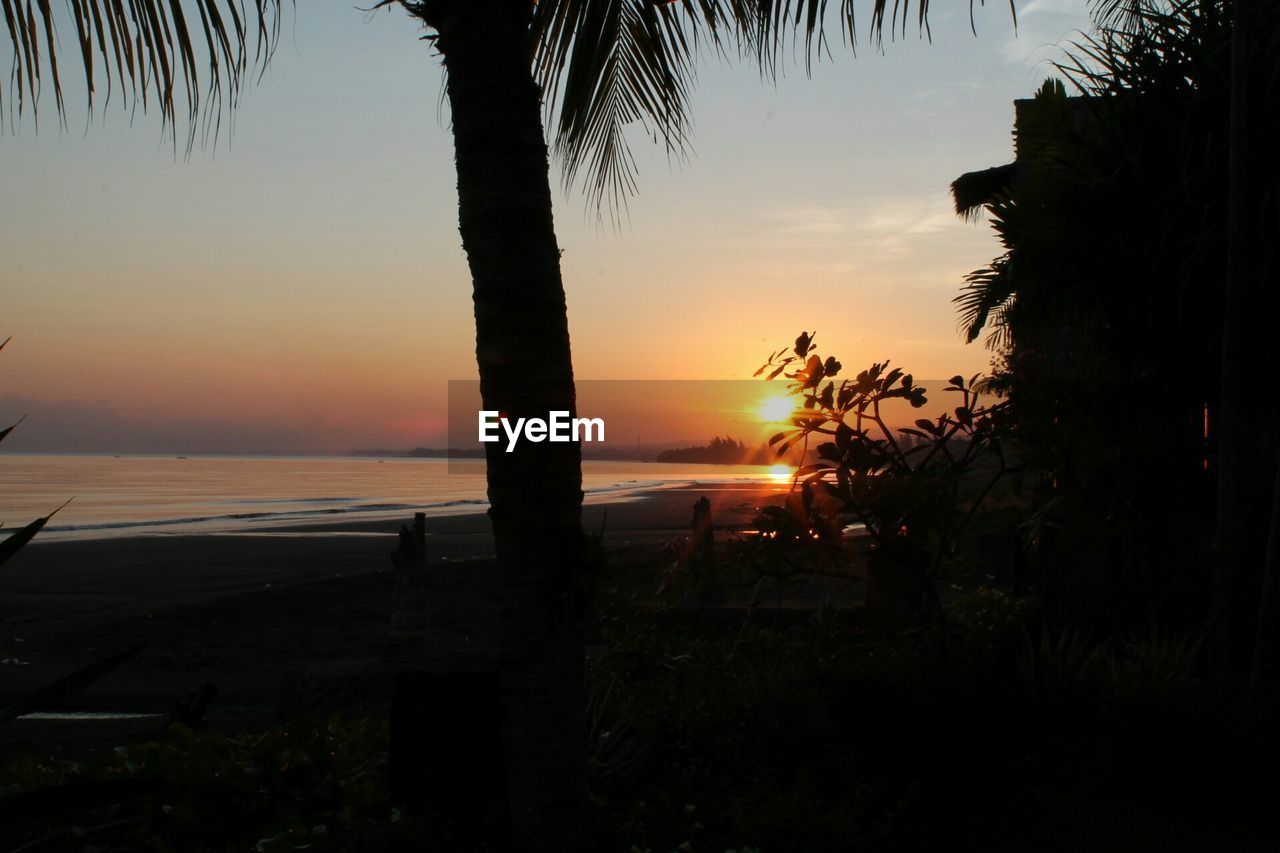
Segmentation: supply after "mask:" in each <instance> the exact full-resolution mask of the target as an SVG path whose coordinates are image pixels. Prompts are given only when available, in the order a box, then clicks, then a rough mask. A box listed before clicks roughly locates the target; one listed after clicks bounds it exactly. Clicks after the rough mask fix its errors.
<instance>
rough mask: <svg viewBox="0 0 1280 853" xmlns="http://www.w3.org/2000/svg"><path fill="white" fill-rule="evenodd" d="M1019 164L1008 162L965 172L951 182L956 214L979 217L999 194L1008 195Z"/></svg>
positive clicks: (963, 216) (969, 219)
mask: <svg viewBox="0 0 1280 853" xmlns="http://www.w3.org/2000/svg"><path fill="white" fill-rule="evenodd" d="M1016 173H1017V166H1016V165H1015V164H1013V163H1006V164H1005V165H1003V166H993V167H991V168H990V169H981V170H979V171H977V172H965V173H964V174H963V175H961V176H960V177H958V178H956V179H955V180H954V181H952V182H951V197H952V198H953V199H954V200H955V203H956V215H958V216H960V217H961V218H963V219H965V220H966V221H972V220H975V219H977V218H978V214H979V213H980V212H981V211H982V208H984V207H986V206H987V205H988V204H991V203H992V202H993V201H994V200H995V199H996V198H997V196H1007V195H1008V194H1009V188H1010V187H1011V186H1012V185H1013V179H1014V175H1015V174H1016Z"/></svg>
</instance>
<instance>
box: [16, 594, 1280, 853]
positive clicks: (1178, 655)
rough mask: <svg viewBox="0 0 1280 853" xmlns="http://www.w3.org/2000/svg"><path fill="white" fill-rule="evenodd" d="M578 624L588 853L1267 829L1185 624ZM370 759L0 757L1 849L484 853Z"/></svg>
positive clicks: (982, 600) (618, 610) (1006, 614)
mask: <svg viewBox="0 0 1280 853" xmlns="http://www.w3.org/2000/svg"><path fill="white" fill-rule="evenodd" d="M601 615H602V618H603V619H604V621H605V625H606V627H605V628H604V632H603V636H602V643H601V645H600V646H599V647H598V648H597V650H596V651H595V653H594V654H593V656H592V660H591V663H590V666H589V691H588V693H589V696H590V713H589V718H590V722H591V735H590V739H589V743H588V744H587V745H586V746H587V749H588V751H589V754H590V762H591V763H590V767H591V776H592V788H591V790H592V795H591V816H592V821H593V823H594V825H595V828H596V834H597V842H598V845H599V849H600V850H621V851H629V850H653V851H670V850H687V851H715V852H716V853H723V851H728V850H738V851H743V850H753V849H754V850H763V851H771V850H806V851H826V850H831V851H844V850H917V849H930V848H932V847H934V846H935V845H936V844H937V843H938V840H939V839H945V840H946V846H947V848H948V849H955V850H1009V851H1015V850H1116V851H1121V850H1123V851H1134V850H1153V851H1154V850H1162V851H1168V850H1244V851H1247V850H1270V849H1274V848H1273V846H1272V845H1273V844H1274V840H1275V838H1276V837H1277V832H1280V826H1278V825H1277V823H1278V820H1277V816H1276V813H1275V810H1274V809H1273V808H1271V807H1270V806H1271V804H1272V803H1274V797H1275V795H1276V794H1277V793H1280V792H1278V791H1277V790H1276V785H1275V784H1274V774H1272V773H1271V772H1270V771H1271V768H1273V767H1274V766H1275V763H1276V761H1277V759H1280V742H1278V738H1277V733H1276V730H1275V728H1274V725H1273V722H1274V720H1275V719H1276V711H1277V709H1276V707H1275V704H1274V701H1273V700H1272V699H1268V700H1267V701H1266V702H1263V703H1255V704H1254V706H1253V707H1252V708H1250V709H1246V707H1245V705H1244V703H1243V701H1242V695H1241V693H1240V692H1239V691H1238V690H1236V689H1233V688H1232V686H1230V685H1223V684H1222V683H1221V682H1220V681H1218V680H1217V679H1215V678H1213V677H1212V676H1211V674H1210V669H1209V668H1208V666H1207V660H1206V654H1205V646H1204V643H1203V642H1200V640H1199V638H1194V637H1188V636H1181V637H1180V636H1174V635H1171V634H1166V633H1163V632H1161V631H1160V630H1158V629H1153V630H1151V631H1148V632H1145V633H1142V634H1138V635H1134V636H1131V637H1124V638H1115V639H1112V640H1110V641H1102V640H1099V639H1096V638H1091V637H1089V636H1086V635H1084V634H1083V633H1079V632H1075V631H1072V630H1069V629H1068V630H1054V629H1052V628H1047V627H1045V626H1044V622H1043V618H1042V613H1041V612H1040V610H1039V608H1038V606H1037V604H1036V602H1035V601H1034V600H1033V599H1018V598H1014V597H1012V596H1010V595H1008V594H1006V593H1003V592H999V591H997V590H994V589H990V588H982V587H979V588H975V589H973V590H971V591H968V592H964V593H955V594H954V595H953V596H952V597H951V601H950V602H949V603H948V604H947V605H946V608H945V619H944V621H943V623H942V624H941V625H939V626H938V627H936V628H933V629H930V630H910V631H901V632H891V631H884V630H875V629H870V628H868V627H866V626H864V625H860V624H859V621H860V620H859V618H858V617H857V616H856V611H851V610H848V609H837V608H834V607H829V606H828V607H819V608H818V609H816V610H814V611H812V612H811V613H806V614H801V615H795V614H791V615H788V614H787V613H786V612H784V611H777V612H773V611H771V610H770V609H762V610H761V611H759V612H757V613H756V614H754V615H753V617H752V618H751V619H750V620H749V621H747V622H745V623H743V622H741V621H738V620H723V619H721V620H706V619H701V618H693V617H692V616H691V615H689V614H681V613H680V612H679V611H678V610H676V611H671V612H669V613H667V614H666V615H665V616H664V615H662V614H660V613H659V614H655V612H654V611H652V610H651V609H647V608H637V607H634V606H633V605H631V604H628V603H626V602H624V601H619V602H618V603H616V604H615V605H614V606H612V607H610V608H609V610H608V612H607V613H602V614H601ZM389 749H390V739H389V729H388V725H387V720H386V718H385V717H384V716H381V715H374V716H372V717H370V716H367V715H362V716H356V717H352V716H347V717H343V716H336V715H335V716H332V717H318V718H300V719H295V720H292V721H290V722H289V723H288V724H282V725H280V726H277V727H274V728H270V729H267V730H262V731H253V732H245V733H239V734H232V735H227V734H218V733H214V732H200V731H193V730H191V729H189V728H187V727H185V726H181V725H173V726H171V728H170V729H169V731H168V732H167V733H166V734H165V736H164V737H163V738H162V739H160V740H159V741H156V742H144V743H135V744H130V745H128V746H121V747H120V748H118V749H116V750H114V751H113V752H105V753H97V754H96V755H94V756H89V757H85V756H78V757H73V758H69V759H61V758H49V757H41V756H32V757H27V758H20V759H17V760H14V761H12V762H10V763H9V764H8V765H7V766H6V767H5V768H4V769H3V771H0V785H2V786H3V792H4V796H3V797H0V824H3V825H4V826H5V832H4V838H5V843H4V848H5V849H7V850H8V849H13V850H17V849H30V850H109V849H116V850H191V851H198V850H209V851H222V850H227V851H231V850H236V851H243V850H262V851H277V850H279V851H284V850H392V849H423V850H437V849H438V850H452V849H461V850H467V849H502V845H501V843H500V842H498V841H497V840H495V839H493V838H487V837H486V834H487V832H488V830H489V829H490V828H489V827H485V826H467V827H460V826H458V825H456V824H454V823H452V822H450V821H449V820H448V819H447V817H448V816H446V815H434V816H432V815H427V814H423V813H422V812H421V811H420V810H418V809H415V808H412V807H408V806H406V805H404V804H401V805H400V806H398V807H397V806H393V800H392V799H391V782H390V771H389V762H390V755H389ZM421 772H422V773H423V774H431V773H433V772H437V770H436V768H433V766H432V762H431V761H430V760H428V761H427V762H425V763H424V765H423V766H422V767H421ZM42 792H43V793H42ZM28 843H30V844H31V845H32V846H30V847H23V845H24V844H28Z"/></svg>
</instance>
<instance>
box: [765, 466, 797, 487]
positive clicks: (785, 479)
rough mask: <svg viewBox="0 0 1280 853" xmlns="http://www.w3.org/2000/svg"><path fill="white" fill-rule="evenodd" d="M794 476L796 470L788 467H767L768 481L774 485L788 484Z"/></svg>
mask: <svg viewBox="0 0 1280 853" xmlns="http://www.w3.org/2000/svg"><path fill="white" fill-rule="evenodd" d="M795 475H796V469H795V468H793V467H791V466H790V465H782V464H778V465H772V466H770V467H769V479H771V480H773V481H774V482H775V483H789V482H791V480H792V478H793V477H795Z"/></svg>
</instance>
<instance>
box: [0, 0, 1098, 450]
mask: <svg viewBox="0 0 1280 853" xmlns="http://www.w3.org/2000/svg"><path fill="white" fill-rule="evenodd" d="M1085 7H1086V3H1085V0H1030V2H1023V3H1020V4H1019V9H1018V27H1017V31H1016V32H1015V30H1014V27H1013V25H1012V22H1011V18H1010V14H1009V9H1008V6H1007V5H1006V4H1005V3H1004V2H1002V0H994V2H992V3H990V4H987V5H986V6H985V7H978V8H976V10H975V20H974V25H975V27H976V29H977V36H976V37H975V36H974V35H973V33H972V32H971V31H970V28H969V26H970V25H969V17H968V4H967V3H963V2H952V3H944V2H935V3H934V4H933V10H932V11H931V14H930V21H931V24H932V33H933V38H932V43H929V42H927V41H925V40H923V39H919V38H917V36H916V34H915V32H914V31H910V32H909V33H908V34H907V36H906V37H905V38H903V37H901V36H900V37H899V38H898V39H897V40H896V41H893V42H890V41H888V40H886V42H885V45H884V50H883V53H879V52H877V51H876V50H875V49H874V48H873V47H872V46H871V45H868V44H867V43H865V41H864V42H863V43H861V44H860V45H859V46H858V48H859V49H858V51H857V56H856V57H855V56H853V55H852V54H851V53H850V52H849V51H848V50H847V49H845V50H840V49H838V48H836V49H833V58H832V59H831V60H829V61H827V60H824V61H823V62H821V63H818V64H816V65H814V66H813V69H812V74H811V76H809V77H806V74H805V73H804V69H803V67H801V66H799V65H791V66H790V67H787V68H786V69H785V76H783V77H782V78H780V79H778V80H777V81H776V82H762V81H761V79H760V75H759V73H758V72H757V71H756V70H755V69H753V68H752V67H751V66H750V65H748V64H731V63H723V62H720V61H719V60H716V59H714V58H708V59H707V60H706V61H704V63H703V65H702V67H701V69H700V71H699V80H698V87H697V91H696V92H695V94H694V99H693V114H694V120H695V126H694V135H693V154H692V156H691V157H690V158H689V159H688V161H687V162H683V163H679V162H677V163H672V162H670V161H669V160H668V158H667V157H666V155H665V154H664V152H663V151H662V150H660V149H659V148H657V147H656V146H653V145H652V144H650V143H649V142H648V141H647V140H646V139H645V138H644V137H643V135H640V134H635V135H634V139H633V148H634V150H635V153H636V155H637V160H638V163H639V167H640V175H639V194H638V195H637V196H635V197H634V198H632V199H631V201H630V203H629V217H628V221H627V222H626V223H625V224H624V225H623V226H622V227H621V228H620V229H619V228H613V227H612V226H610V225H608V224H607V223H602V222H601V220H600V218H599V217H598V216H597V214H596V211H595V209H594V208H591V207H589V206H588V205H587V202H586V197H585V195H584V194H582V193H580V192H576V191H573V190H568V191H566V190H564V189H563V188H559V186H558V184H557V186H558V189H557V192H556V208H555V216H556V228H557V235H558V239H559V242H560V245H561V247H562V248H563V250H564V255H563V260H562V264H563V272H564V283H565V290H566V294H567V299H568V305H569V321H570V330H571V334H572V339H573V353H574V367H575V372H576V375H577V376H578V377H580V378H583V379H592V380H609V379H627V380H634V379H720V380H727V379H746V378H749V377H750V376H751V374H752V373H753V372H754V371H755V369H756V368H757V367H758V366H759V365H760V364H761V363H762V362H763V361H764V359H765V358H766V357H767V356H768V355H769V353H770V352H772V351H773V350H776V349H778V348H779V347H781V346H783V345H785V344H787V343H788V342H790V341H792V340H793V339H794V338H795V336H796V335H797V334H798V333H799V332H800V331H802V330H808V331H813V330H815V329H816V330H817V331H818V339H817V342H818V343H819V344H821V345H822V351H823V352H824V354H834V355H836V356H838V357H839V358H840V360H841V361H842V362H843V363H844V364H845V365H846V366H847V367H850V368H855V367H862V366H866V365H869V364H870V363H871V362H873V361H883V360H885V359H891V360H892V361H893V363H894V364H895V365H900V366H903V367H904V368H905V369H907V370H908V371H910V372H912V373H914V374H915V375H916V376H918V377H922V378H926V377H947V376H951V375H953V374H956V373H961V374H966V375H968V374H972V373H976V372H979V371H983V370H985V369H987V367H988V364H989V361H990V353H989V352H987V351H986V350H985V349H983V347H982V345H981V343H975V344H970V345H966V344H965V343H964V342H963V339H962V337H961V336H960V334H959V332H958V330H957V325H956V314H955V310H954V306H953V305H952V303H951V300H952V298H953V297H954V296H955V295H956V293H957V292H958V290H959V288H960V287H961V286H962V284H963V276H964V274H965V273H967V272H969V271H971V270H973V269H976V268H978V267H981V266H983V265H985V264H986V263H987V262H988V261H989V260H990V259H991V258H992V257H993V256H994V255H995V254H997V253H998V246H997V243H996V240H995V238H994V236H993V235H992V233H991V231H990V228H989V227H988V226H987V225H986V224H985V223H979V224H974V223H965V222H962V221H961V220H959V219H958V218H956V216H955V215H954V213H953V212H952V208H951V202H950V198H949V196H948V193H947V188H948V185H949V183H950V182H951V181H952V180H953V179H954V178H956V177H957V176H959V175H960V174H962V173H964V172H967V171H971V170H974V169H981V168H986V167H988V166H993V165H999V164H1001V163H1006V162H1008V161H1009V160H1011V159H1012V143H1011V136H1010V131H1011V124H1012V120H1013V104H1012V101H1013V100H1014V99H1015V98H1023V97H1030V96H1031V95H1032V94H1033V93H1034V92H1035V90H1036V89H1037V88H1038V87H1039V85H1040V83H1041V82H1042V81H1043V79H1044V78H1045V77H1047V76H1050V75H1052V74H1053V69H1052V68H1051V67H1050V66H1049V65H1048V61H1049V60H1050V59H1052V58H1054V57H1056V56H1059V55H1060V53H1059V52H1058V51H1057V50H1056V49H1055V48H1054V45H1056V44H1065V42H1066V40H1069V39H1071V38H1073V37H1076V36H1077V34H1078V31H1079V30H1081V29H1084V28H1087V26H1088V18H1087V14H1086V8H1085ZM863 20H865V15H864V16H863ZM420 34H421V32H420V30H419V28H418V27H417V26H416V24H415V22H414V21H412V20H411V19H409V18H408V17H407V16H406V15H404V14H402V13H400V12H398V11H396V10H391V11H386V12H382V13H377V14H370V13H367V12H363V11H361V10H360V9H358V8H356V7H355V6H354V5H352V4H350V3H347V2H341V0H311V2H300V3H298V4H297V9H296V11H295V12H293V13H290V14H289V15H288V17H287V19H286V22H285V29H284V37H283V40H282V42H281V44H280V46H279V49H278V51H277V53H276V56H275V58H274V60H273V62H272V64H271V65H270V66H269V68H268V70H267V72H266V74H265V75H264V77H263V79H262V82H261V83H260V84H259V85H257V86H254V87H253V88H252V89H250V90H249V91H248V92H247V94H246V96H245V98H244V101H243V103H242V105H241V107H240V109H239V110H238V111H237V113H236V114H235V116H234V127H233V128H232V129H231V131H230V132H224V133H223V134H222V136H221V138H220V140H219V141H218V142H217V143H216V144H214V145H209V146H206V147H202V148H197V149H196V151H195V152H194V153H193V154H192V155H191V156H190V157H189V158H184V157H182V156H180V154H179V156H175V154H174V150H173V147H172V145H171V144H170V143H169V142H168V141H167V140H166V137H165V136H164V135H163V133H162V131H161V126H160V121H159V118H158V116H157V115H154V114H152V115H137V116H133V117H132V120H131V116H130V114H129V113H126V112H124V111H123V110H122V109H120V107H119V105H118V104H112V105H110V106H109V107H108V108H107V109H105V110H103V111H100V112H99V114H98V115H96V116H95V117H93V119H92V120H88V119H87V118H86V116H85V114H84V111H83V109H82V101H76V99H75V92H76V89H75V87H74V86H68V90H69V101H70V103H71V105H72V106H71V108H70V110H69V114H68V121H67V128H66V129H64V130H60V129H59V127H58V125H57V121H56V119H55V117H54V114H53V111H52V109H51V107H52V98H49V97H46V99H45V102H44V104H43V108H42V110H41V114H40V117H41V123H40V126H39V128H38V129H37V128H36V126H35V125H34V123H33V122H32V120H31V117H30V115H28V116H26V117H25V118H23V119H22V120H20V121H16V122H15V124H16V126H15V127H7V126H6V128H5V130H4V133H3V135H0V174H2V175H3V176H4V185H5V195H6V198H5V204H3V205H0V256H2V257H3V272H2V273H0V277H2V281H3V284H2V286H0V305H2V307H3V311H2V313H0V318H3V321H2V322H0V339H3V338H4V337H7V336H10V335H12V336H13V341H12V342H11V343H10V344H9V346H8V347H7V348H6V349H5V350H4V352H3V353H0V421H3V424H0V425H7V424H8V423H9V422H11V421H13V420H16V419H17V418H18V417H19V416H21V415H23V414H25V415H26V416H27V420H26V421H25V422H24V424H23V425H22V427H21V428H20V429H19V430H17V431H15V432H14V433H13V434H12V435H11V436H10V437H9V439H7V440H6V441H5V444H4V449H5V450H6V451H11V452H13V451H24V450H25V451H58V452H67V451H93V452H159V453H168V452H180V453H261V452H342V451H344V450H350V449H353V448H360V447H411V446H416V445H422V444H436V445H439V444H441V443H443V442H444V440H445V435H446V431H447V404H446V395H447V388H448V382H449V380H466V379H471V378H474V376H475V374H476V368H475V361H474V337H473V335H474V325H473V321H472V314H471V301H470V299H471V288H470V277H469V275H468V272H467V268H466V260H465V256H464V255H463V252H462V248H461V244H460V240H459V237H458V231H457V219H456V214H457V195H456V190H455V177H454V173H453V151H452V139H451V137H450V134H449V123H448V122H449V119H448V111H447V106H444V105H442V100H441V93H442V88H441V87H442V82H443V75H442V72H441V70H440V67H439V62H438V58H437V57H435V56H434V55H433V53H432V51H431V50H430V48H429V47H428V46H427V43H425V42H422V41H420V40H419V35H420ZM834 44H836V45H838V44H839V41H838V39H835V40H834ZM8 49H9V48H8V45H7V44H3V43H0V64H4V63H5V62H6V61H7V57H6V56H5V55H4V54H5V52H6V51H7V50H8ZM67 56H70V54H67ZM67 69H70V70H67ZM76 70H78V66H77V65H76V64H75V63H74V62H73V61H65V62H64V74H65V75H67V76H68V77H70V76H71V75H72V74H73V73H74V71H76ZM48 94H50V93H46V95H48ZM552 179H553V181H557V182H558V181H559V175H558V174H554V173H553V176H552ZM584 414H585V413H584Z"/></svg>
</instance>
